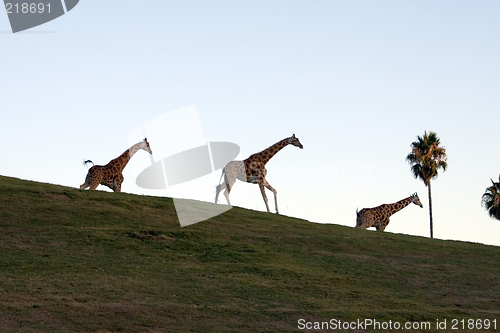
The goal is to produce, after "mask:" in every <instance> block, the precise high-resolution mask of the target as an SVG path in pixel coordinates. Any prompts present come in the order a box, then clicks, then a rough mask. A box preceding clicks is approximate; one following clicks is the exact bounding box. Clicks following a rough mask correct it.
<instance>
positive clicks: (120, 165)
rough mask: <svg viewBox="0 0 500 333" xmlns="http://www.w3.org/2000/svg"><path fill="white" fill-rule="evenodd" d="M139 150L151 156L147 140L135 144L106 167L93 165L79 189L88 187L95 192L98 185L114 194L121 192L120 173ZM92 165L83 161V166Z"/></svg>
mask: <svg viewBox="0 0 500 333" xmlns="http://www.w3.org/2000/svg"><path fill="white" fill-rule="evenodd" d="M139 149H144V150H145V151H147V152H148V153H150V154H153V152H152V151H151V148H150V147H149V142H148V140H147V139H144V140H143V141H141V142H139V143H136V144H135V145H133V146H132V147H130V148H129V149H127V150H125V151H124V152H123V154H121V155H120V156H118V157H117V158H115V159H113V160H111V161H110V162H109V163H108V164H106V165H104V166H103V165H94V166H93V167H91V168H90V169H89V172H88V173H87V177H86V178H85V183H83V184H82V185H80V189H81V190H83V189H86V188H87V187H89V186H90V189H91V190H95V189H96V188H97V186H99V184H101V185H105V186H107V187H109V188H110V189H112V190H113V191H115V192H121V190H122V182H123V175H122V171H123V169H124V168H125V166H126V165H127V163H128V161H130V159H131V158H132V156H134V154H135V153H137V151H138V150H139ZM87 163H92V164H94V162H92V161H91V160H88V161H85V162H84V163H83V164H87Z"/></svg>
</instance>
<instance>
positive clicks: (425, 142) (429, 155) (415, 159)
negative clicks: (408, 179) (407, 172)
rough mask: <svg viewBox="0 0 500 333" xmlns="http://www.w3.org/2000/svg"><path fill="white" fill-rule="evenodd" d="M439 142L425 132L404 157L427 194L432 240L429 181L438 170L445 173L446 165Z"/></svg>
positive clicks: (444, 152) (444, 155)
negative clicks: (422, 183) (425, 187)
mask: <svg viewBox="0 0 500 333" xmlns="http://www.w3.org/2000/svg"><path fill="white" fill-rule="evenodd" d="M440 143H441V142H440V140H439V138H438V137H437V135H436V133H434V132H429V134H427V131H425V133H424V136H423V137H420V136H417V141H415V142H412V143H411V145H410V146H411V153H409V154H408V156H406V160H407V161H408V163H410V165H411V171H412V173H413V176H415V178H420V179H421V180H422V181H423V182H424V184H425V186H427V191H428V193H429V216H430V222H431V238H433V230H432V197H431V179H434V178H436V177H437V176H438V171H439V169H443V171H446V168H447V167H448V163H446V159H447V157H446V149H445V148H444V147H440V146H439V145H440Z"/></svg>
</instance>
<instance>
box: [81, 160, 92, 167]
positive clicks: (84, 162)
mask: <svg viewBox="0 0 500 333" xmlns="http://www.w3.org/2000/svg"><path fill="white" fill-rule="evenodd" d="M87 163H92V166H94V162H92V161H91V160H86V161H83V166H86V165H87Z"/></svg>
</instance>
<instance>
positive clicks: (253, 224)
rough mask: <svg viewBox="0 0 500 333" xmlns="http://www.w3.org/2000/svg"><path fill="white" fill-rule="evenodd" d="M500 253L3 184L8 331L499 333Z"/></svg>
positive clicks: (254, 215) (1, 251)
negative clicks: (472, 330) (180, 216)
mask: <svg viewBox="0 0 500 333" xmlns="http://www.w3.org/2000/svg"><path fill="white" fill-rule="evenodd" d="M472 226H473V223H472V222H471V227H472ZM499 259H500V250H499V248H498V247H494V246H486V245H481V244H473V243H465V242H454V241H440V240H432V239H427V238H423V237H413V236H407V235H400V234H391V233H388V232H375V231H368V230H359V229H355V228H351V227H344V226H338V225H325V224H317V223H311V222H307V221H304V220H299V219H294V218H289V217H285V216H280V215H276V214H269V213H261V212H255V211H251V210H246V209H241V208H233V209H231V210H229V211H228V212H226V213H224V214H223V215H220V216H217V217H214V218H212V219H210V220H207V221H204V222H201V223H197V224H194V225H191V226H188V227H184V228H181V227H180V226H179V223H178V220H177V217H176V212H175V208H174V205H173V201H172V199H170V198H160V197H150V196H138V195H131V194H125V193H109V192H104V191H80V190H78V189H74V188H69V187H63V186H56V185H50V184H44V183H36V182H30V181H24V180H19V179H15V178H9V177H1V176H0V281H1V283H0V314H1V315H0V332H294V331H296V332H299V331H321V332H326V331H328V330H326V326H323V329H324V330H314V329H312V330H307V329H305V328H308V327H309V328H314V325H315V322H318V323H317V324H316V325H320V324H321V322H329V324H332V326H330V327H329V328H330V329H331V330H330V331H335V329H334V328H335V327H334V326H333V325H335V324H338V321H335V320H340V321H342V322H351V321H358V320H360V321H361V322H362V323H364V321H365V319H371V320H376V321H378V322H379V324H381V325H385V327H386V328H390V327H388V325H389V321H390V325H391V327H393V326H394V325H395V324H396V323H400V325H404V324H405V323H410V325H414V326H413V328H416V327H417V326H416V325H419V324H420V323H423V324H422V325H424V324H425V323H427V322H429V323H430V324H431V327H430V329H426V331H435V332H445V331H454V332H456V331H457V330H452V329H451V328H452V324H453V323H455V324H457V325H456V326H455V327H456V328H462V325H465V328H467V320H469V319H480V320H482V322H481V323H483V324H487V323H488V321H486V320H485V319H488V320H489V321H490V322H489V323H490V330H489V331H499V330H500V302H499V300H500V286H499V283H498V277H499V276H500V265H499V264H498V262H499ZM454 319H455V320H457V321H456V322H455V321H453V320H454ZM444 320H446V328H447V329H446V330H445V329H439V330H438V329H437V328H436V325H437V323H438V322H439V323H441V325H442V326H441V327H442V328H444V327H443V323H444ZM462 320H464V321H462ZM494 320H497V321H498V322H495V321H494ZM437 321H438V322H437ZM341 325H342V324H341ZM474 325H476V322H475V324H474ZM494 325H496V327H497V329H494V327H495V326H494ZM340 327H341V328H342V326H340ZM393 328H394V327H393ZM358 329H359V330H361V331H363V330H364V331H373V330H374V329H377V327H372V326H363V325H362V326H361V327H359V326H353V325H351V326H350V329H348V330H345V331H357V330H358ZM381 330H382V328H381ZM388 330H390V329H388ZM420 330H423V329H420ZM384 331H387V329H384ZM416 331H418V330H416ZM483 331H484V326H483Z"/></svg>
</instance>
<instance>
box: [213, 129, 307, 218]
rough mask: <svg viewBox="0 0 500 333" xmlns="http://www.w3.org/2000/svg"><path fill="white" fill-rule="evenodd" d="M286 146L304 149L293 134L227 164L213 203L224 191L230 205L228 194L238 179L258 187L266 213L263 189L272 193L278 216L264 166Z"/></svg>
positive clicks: (275, 201) (265, 197)
mask: <svg viewBox="0 0 500 333" xmlns="http://www.w3.org/2000/svg"><path fill="white" fill-rule="evenodd" d="M287 145H293V146H295V147H299V148H300V149H303V148H304V146H302V144H301V143H300V141H299V139H298V138H297V137H296V136H295V134H293V135H292V136H291V137H289V138H286V139H283V140H281V141H279V142H277V143H275V144H274V145H272V146H271V147H269V148H267V149H265V150H263V151H261V152H260V153H256V154H253V155H250V157H248V158H247V159H246V160H243V161H231V162H229V163H228V164H227V165H226V166H225V167H224V169H223V170H222V175H221V180H222V177H224V182H223V183H220V180H219V185H217V188H216V192H215V203H217V201H218V199H219V193H220V192H221V191H222V190H224V189H225V191H224V196H225V197H226V200H227V203H228V205H231V202H230V201H229V193H230V192H231V189H232V187H233V185H234V183H235V182H236V179H239V180H240V181H242V182H246V183H251V184H258V185H259V188H260V192H261V193H262V198H263V199H264V203H265V204H266V209H267V211H268V212H269V204H268V200H267V196H266V192H265V188H267V189H269V190H270V191H271V192H273V193H274V203H275V207H276V213H277V214H279V212H278V198H277V191H276V190H275V189H274V188H273V187H272V186H271V185H269V183H268V182H267V180H266V175H267V170H266V168H265V165H266V163H267V162H269V160H270V159H271V158H272V157H273V156H274V155H276V153H277V152H279V151H280V150H281V149H283V148H284V147H286V146H287Z"/></svg>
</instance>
